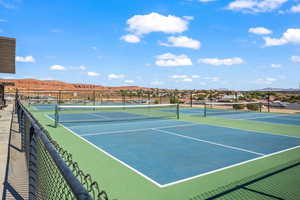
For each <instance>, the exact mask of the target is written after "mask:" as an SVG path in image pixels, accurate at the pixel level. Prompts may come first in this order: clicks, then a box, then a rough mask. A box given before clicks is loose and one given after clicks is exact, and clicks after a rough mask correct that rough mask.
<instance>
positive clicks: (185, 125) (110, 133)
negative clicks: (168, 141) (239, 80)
mask: <svg viewBox="0 0 300 200" xmlns="http://www.w3.org/2000/svg"><path fill="white" fill-rule="evenodd" d="M197 125H199V124H183V125H173V126H162V127H157V128H158V129H161V128H176V127H187V126H197ZM150 130H154V128H140V129H131V130H130V129H129V130H121V131H107V132H101V133H90V134H84V135H81V136H96V135H112V134H118V133H127V132H138V131H150Z"/></svg>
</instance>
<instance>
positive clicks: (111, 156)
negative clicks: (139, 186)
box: [62, 125, 163, 188]
mask: <svg viewBox="0 0 300 200" xmlns="http://www.w3.org/2000/svg"><path fill="white" fill-rule="evenodd" d="M62 126H63V127H64V128H65V129H66V130H68V131H70V132H71V133H73V134H74V135H75V136H77V137H78V138H79V139H81V140H83V141H85V142H86V143H88V144H90V145H91V146H93V147H94V148H96V149H98V150H99V151H101V152H102V153H104V154H105V155H107V156H108V157H110V158H112V159H113V160H116V161H117V162H119V163H121V164H122V165H124V166H126V167H127V168H129V169H130V170H132V171H134V172H135V173H137V174H139V175H140V176H142V177H144V178H145V179H147V180H148V181H150V182H151V183H153V184H154V185H156V186H158V187H160V188H162V187H163V185H161V184H159V183H158V182H156V181H155V180H153V179H151V178H150V177H148V176H146V175H145V174H143V173H142V172H140V171H138V170H137V169H135V168H133V167H131V166H130V165H128V164H126V163H125V162H123V161H121V160H119V159H118V158H116V157H115V156H113V155H111V154H110V153H108V152H107V151H105V150H104V149H102V148H100V147H99V146H97V145H95V144H93V143H92V142H90V141H88V140H87V139H85V138H83V137H81V136H80V135H78V134H77V133H75V132H74V131H72V130H71V129H69V128H67V127H65V126H64V125H62Z"/></svg>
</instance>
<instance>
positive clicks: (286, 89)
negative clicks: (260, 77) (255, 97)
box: [257, 88, 300, 92]
mask: <svg viewBox="0 0 300 200" xmlns="http://www.w3.org/2000/svg"><path fill="white" fill-rule="evenodd" d="M257 91H265V92H267V91H274V92H276V91H282V92H295V91H300V89H295V88H263V89H260V90H257Z"/></svg>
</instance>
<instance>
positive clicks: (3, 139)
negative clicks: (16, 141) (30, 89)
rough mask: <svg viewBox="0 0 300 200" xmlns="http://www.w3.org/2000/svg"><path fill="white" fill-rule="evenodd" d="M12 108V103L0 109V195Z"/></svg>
mask: <svg viewBox="0 0 300 200" xmlns="http://www.w3.org/2000/svg"><path fill="white" fill-rule="evenodd" d="M12 110H13V106H12V104H10V105H8V106H7V107H6V108H4V109H3V110H0V194H1V195H0V197H2V192H3V182H4V180H5V172H6V164H7V153H8V151H7V150H8V142H9V141H8V140H9V132H10V124H11V117H12Z"/></svg>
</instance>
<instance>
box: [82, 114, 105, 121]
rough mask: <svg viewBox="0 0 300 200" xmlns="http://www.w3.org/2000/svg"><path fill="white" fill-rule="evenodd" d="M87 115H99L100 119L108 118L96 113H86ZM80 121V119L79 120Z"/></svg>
mask: <svg viewBox="0 0 300 200" xmlns="http://www.w3.org/2000/svg"><path fill="white" fill-rule="evenodd" d="M86 114H87V115H91V116H94V117H101V118H102V119H109V118H107V117H104V116H102V115H97V114H96V113H86ZM79 122H80V121H79Z"/></svg>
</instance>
